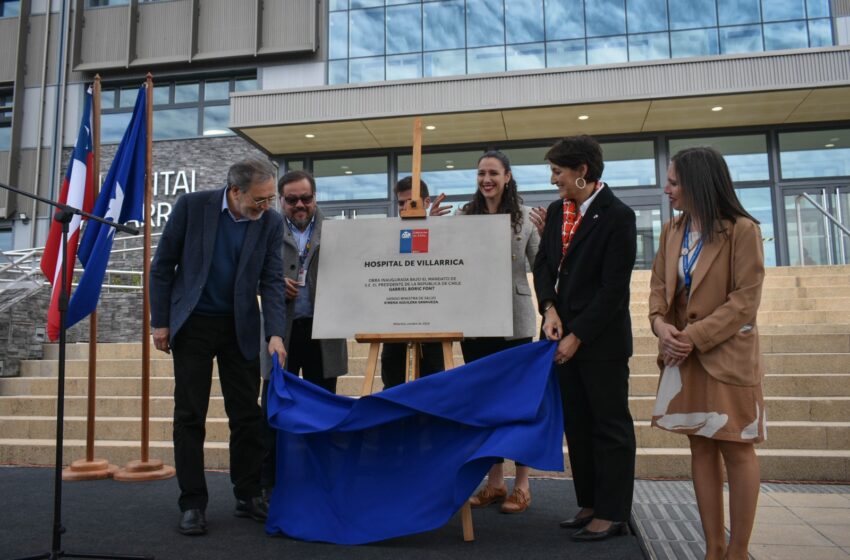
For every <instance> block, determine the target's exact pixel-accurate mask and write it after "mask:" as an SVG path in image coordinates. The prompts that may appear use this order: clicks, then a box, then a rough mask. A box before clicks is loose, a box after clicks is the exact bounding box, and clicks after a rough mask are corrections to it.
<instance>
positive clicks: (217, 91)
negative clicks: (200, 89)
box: [204, 80, 230, 101]
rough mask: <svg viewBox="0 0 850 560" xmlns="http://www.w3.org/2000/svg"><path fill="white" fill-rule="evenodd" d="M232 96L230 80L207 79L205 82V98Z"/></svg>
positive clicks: (226, 97)
mask: <svg viewBox="0 0 850 560" xmlns="http://www.w3.org/2000/svg"><path fill="white" fill-rule="evenodd" d="M229 96H230V80H216V81H210V80H207V81H206V82H205V83H204V99H205V100H207V101H209V100H211V99H225V100H226V99H228V98H229Z"/></svg>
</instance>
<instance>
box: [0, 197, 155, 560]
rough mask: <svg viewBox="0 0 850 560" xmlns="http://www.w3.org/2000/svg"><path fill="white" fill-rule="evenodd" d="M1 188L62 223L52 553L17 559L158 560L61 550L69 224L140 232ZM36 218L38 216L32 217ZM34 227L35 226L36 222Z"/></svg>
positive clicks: (149, 557)
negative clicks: (77, 220) (78, 219)
mask: <svg viewBox="0 0 850 560" xmlns="http://www.w3.org/2000/svg"><path fill="white" fill-rule="evenodd" d="M0 188H3V189H6V190H8V191H12V192H14V193H17V194H20V195H23V196H25V197H28V198H32V199H34V200H38V201H39V202H44V203H45V204H49V205H50V206H55V207H56V208H57V209H58V210H57V211H56V213H55V214H54V215H53V219H54V220H55V221H57V222H59V223H60V224H62V241H61V243H60V250H61V251H62V253H61V254H62V267H61V276H62V279H61V283H62V284H61V285H60V286H59V302H58V303H59V367H58V376H57V380H56V384H57V388H56V459H55V460H56V465H55V466H54V469H53V538H52V542H51V547H50V552H45V553H43V554H39V555H37V556H27V557H25V558H18V559H16V560H42V559H45V558H46V559H49V560H58V559H59V558H94V559H103V560H110V559H111V560H155V559H154V557H153V556H127V555H123V554H88V553H79V552H78V553H72V552H65V551H64V550H62V534H63V533H64V532H65V528H64V527H63V526H62V461H63V459H62V452H63V449H62V447H63V446H64V444H65V437H64V434H65V432H64V423H65V345H66V342H67V340H66V337H65V323H66V319H67V313H68V298H69V296H68V284H69V282H68V224H69V223H70V222H71V219H73V217H74V215H75V214H76V215H80V216H86V217H88V218H89V219H93V220H96V221H98V222H101V223H104V224H107V225H108V226H110V227H114V228H115V229H117V230H119V231H123V232H126V233H130V234H131V235H138V234H139V230H137V229H135V228H131V227H129V226H125V225H122V224H118V223H115V222H113V221H110V220H104V219H103V218H101V217H99V216H95V215H93V214H89V213H88V212H84V211H83V210H80V209H79V208H74V207H72V206H68V205H67V204H62V203H59V202H54V201H52V200H48V199H46V198H42V197H40V196H38V195H34V194H32V193H28V192H24V191H22V190H20V189H16V188H15V187H10V186H9V185H7V184H5V183H0ZM33 219H35V216H33ZM33 227H35V223H33Z"/></svg>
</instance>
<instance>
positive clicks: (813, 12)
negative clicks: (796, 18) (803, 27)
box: [806, 0, 829, 18]
mask: <svg viewBox="0 0 850 560" xmlns="http://www.w3.org/2000/svg"><path fill="white" fill-rule="evenodd" d="M806 15H807V16H808V17H810V18H820V17H829V0H806Z"/></svg>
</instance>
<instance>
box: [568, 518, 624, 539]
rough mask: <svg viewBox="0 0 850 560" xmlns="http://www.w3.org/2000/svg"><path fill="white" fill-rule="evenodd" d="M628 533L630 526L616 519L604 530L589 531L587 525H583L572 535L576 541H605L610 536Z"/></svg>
mask: <svg viewBox="0 0 850 560" xmlns="http://www.w3.org/2000/svg"><path fill="white" fill-rule="evenodd" d="M628 534H629V526H628V525H626V523H625V522H624V521H615V522H614V523H611V526H610V527H608V528H607V529H605V530H604V531H588V530H587V527H582V528H581V529H579V530H578V531H576V532H575V533H573V534H572V535H571V537H572V539H573V540H574V541H604V540H605V539H607V538H608V537H618V536H620V535H628Z"/></svg>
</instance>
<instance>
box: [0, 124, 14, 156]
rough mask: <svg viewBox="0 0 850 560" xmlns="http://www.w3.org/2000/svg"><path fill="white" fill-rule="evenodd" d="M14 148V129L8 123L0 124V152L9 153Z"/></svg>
mask: <svg viewBox="0 0 850 560" xmlns="http://www.w3.org/2000/svg"><path fill="white" fill-rule="evenodd" d="M11 148H12V127H11V126H10V125H9V124H7V123H0V151H2V152H8V151H9V150H10V149H11Z"/></svg>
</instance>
